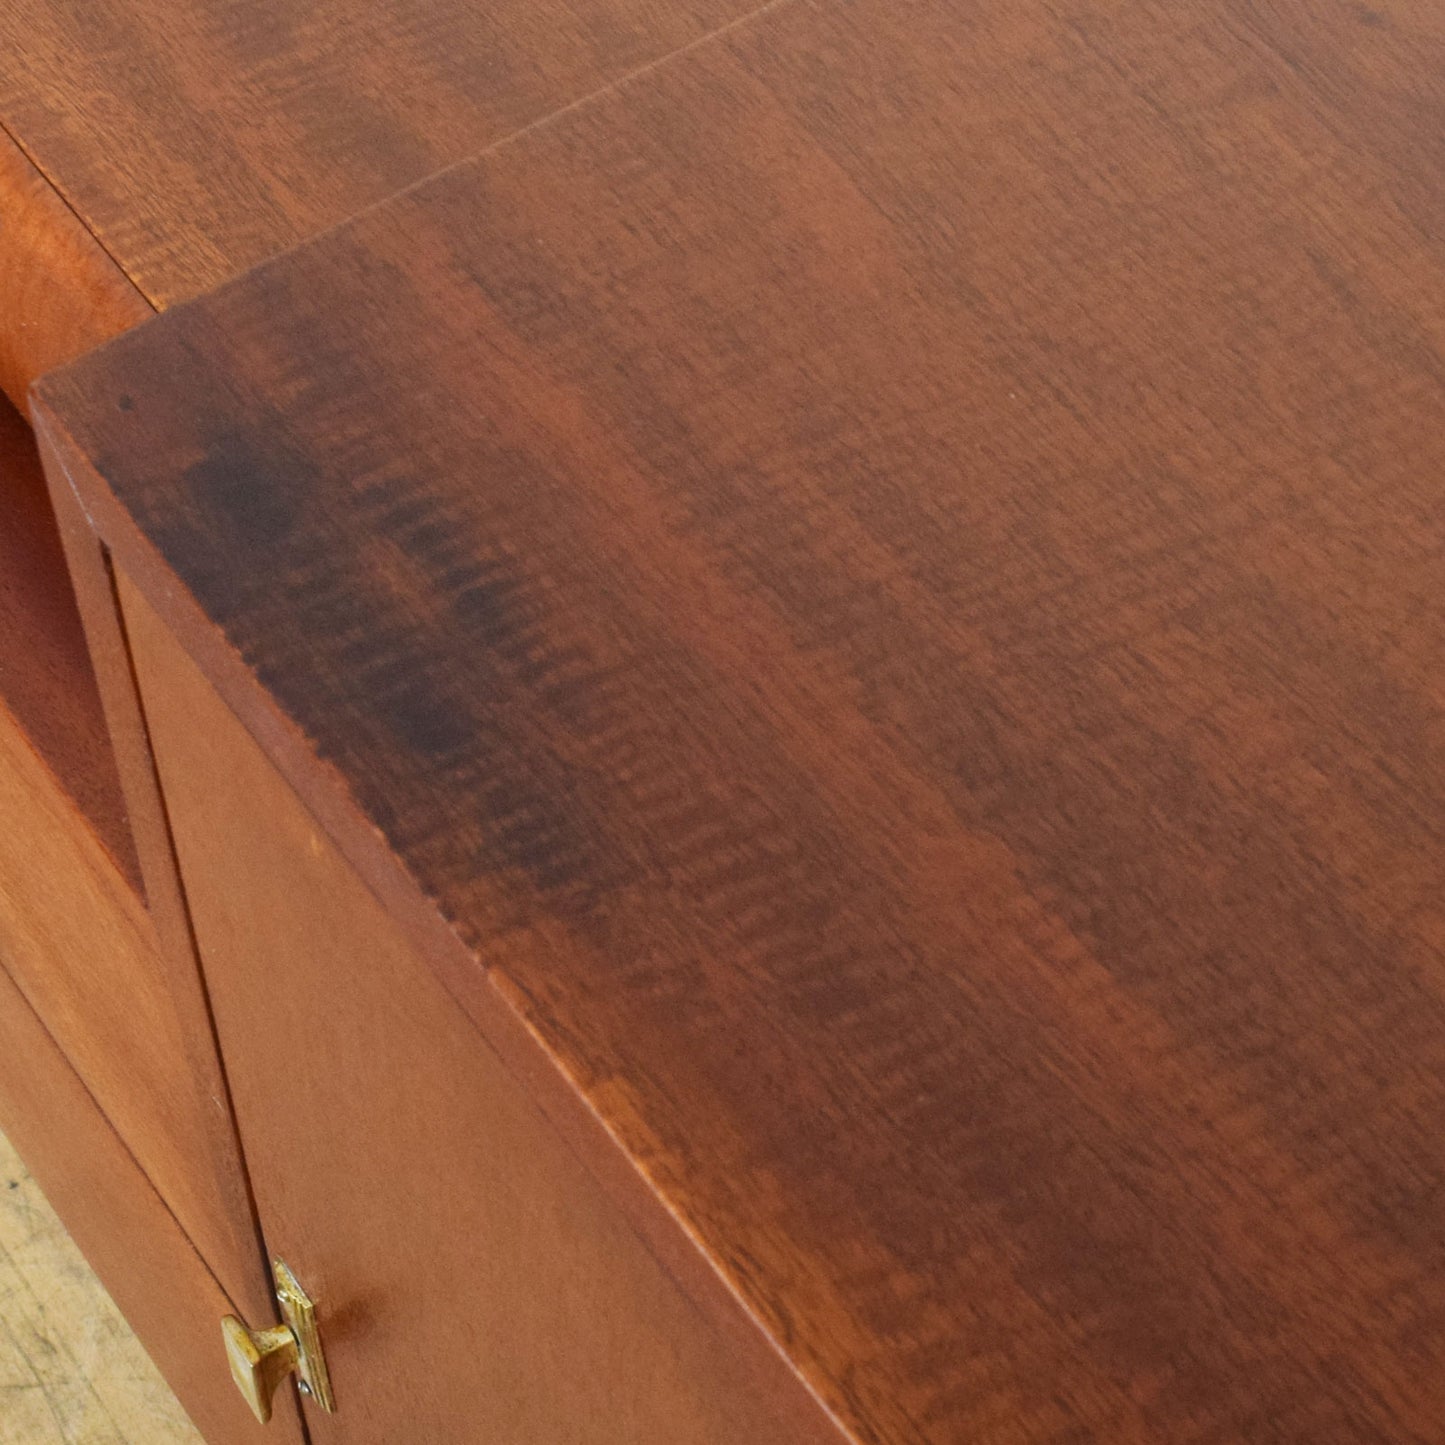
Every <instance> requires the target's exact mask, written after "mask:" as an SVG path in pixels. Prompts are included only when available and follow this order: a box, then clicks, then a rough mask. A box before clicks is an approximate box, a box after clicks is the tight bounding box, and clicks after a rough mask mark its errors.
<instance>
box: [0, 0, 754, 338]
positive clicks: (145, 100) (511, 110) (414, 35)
mask: <svg viewBox="0 0 1445 1445" xmlns="http://www.w3.org/2000/svg"><path fill="white" fill-rule="evenodd" d="M752 8H755V6H754V0H668V3H666V4H658V3H656V0H497V3H491V4H488V5H485V6H478V5H476V4H473V3H471V0H427V3H425V4H416V3H413V0H367V3H364V4H355V3H349V0H320V3H317V0H243V3H237V0H139V3H138V0H9V3H7V4H6V5H5V7H4V9H3V11H0V122H3V124H4V125H6V126H7V127H9V128H10V130H11V131H12V132H13V134H15V135H16V136H18V137H19V138H20V139H21V140H22V141H23V143H24V145H25V147H26V149H27V151H28V152H29V154H30V155H31V156H32V157H34V158H35V160H36V162H37V163H38V165H39V166H40V168H41V170H42V171H43V172H44V173H45V175H46V176H47V177H48V178H49V179H50V180H51V181H52V182H53V183H54V185H55V186H56V188H57V189H58V190H59V192H60V193H61V194H62V195H63V196H64V197H65V199H66V200H67V201H68V202H69V203H70V205H71V206H73V207H74V209H75V211H76V212H77V213H78V214H79V216H80V217H81V218H82V219H83V221H84V223H85V224H86V225H87V226H88V227H89V228H90V229H91V230H92V231H93V232H94V233H95V235H96V236H97V237H98V238H99V240H100V242H101V244H102V245H103V246H104V247H105V248H106V249H107V250H108V251H109V252H110V254H111V255H112V256H114V257H115V258H116V260H117V261H118V262H119V263H120V265H121V266H122V267H123V268H124V270H125V271H126V273H127V274H128V275H129V276H130V277H131V278H132V279H133V280H134V281H135V283H136V284H137V286H139V287H140V289H141V290H142V291H143V292H144V293H145V295H146V296H147V297H149V298H150V300H151V301H153V302H155V303H156V304H157V305H162V306H164V305H169V304H171V303H172V302H174V301H177V300H181V299H183V298H185V297H187V296H192V295H195V294H197V293H199V292H202V291H206V290H208V289H210V288H211V287H213V286H215V285H216V284H217V283H218V282H220V281H223V280H226V279H227V278H229V277H230V276H233V275H235V274H236V273H237V272H239V271H243V270H245V269H246V267H248V266H251V265H254V264H255V263H256V262H257V261H261V260H264V259H265V258H266V257H268V256H273V255H275V254H276V253H277V252H278V251H281V250H284V249H285V248H286V247H287V246H288V245H291V244H293V243H294V242H296V241H300V240H303V239H305V238H306V237H308V236H313V235H315V234H316V233H317V232H319V231H322V230H325V229H326V228H327V227H328V226H331V225H334V224H335V223H336V222H338V221H341V220H344V219H345V218H346V217H348V216H350V215H353V214H355V213H356V212H357V211H359V210H362V209H363V208H365V207H366V206H367V205H369V204H371V203H373V202H375V201H379V200H382V199H383V198H385V197H386V196H388V195H390V194H392V193H394V192H396V191H398V190H401V189H402V188H403V187H405V186H408V185H410V184H412V183H414V182H416V181H419V180H421V179H423V178H424V177H425V176H427V175H430V174H432V173H433V172H435V171H437V170H439V169H441V168H442V167H444V166H447V165H449V164H451V163H453V162H455V161H459V160H461V159H463V158H464V157H466V156H469V155H472V154H474V153H475V152H476V151H478V150H480V149H482V148H483V147H484V146H486V145H487V144H489V143H491V142H492V141H495V140H497V139H499V138H501V137H503V136H506V135H509V134H511V133H513V132H515V131H517V130H519V129H521V128H524V127H526V126H528V125H530V124H532V123H534V122H536V121H538V120H540V119H542V118H543V117H545V116H547V115H548V114H550V113H551V112H554V111H556V110H557V109H558V108H559V107H563V106H566V105H568V104H570V103H572V102H574V101H576V100H579V99H580V98H582V97H583V96H585V95H587V94H589V93H590V92H593V91H596V90H598V89H600V88H602V87H605V86H607V85H610V84H613V83H615V82H617V81H618V80H619V79H621V78H623V77H625V76H627V75H629V74H631V73H633V72H634V71H636V70H638V69H640V68H645V67H647V66H650V65H652V64H654V63H656V62H657V61H658V60H659V59H660V58H661V57H662V56H664V55H666V54H667V53H669V52H670V51H674V50H677V49H679V48H682V47H686V46H688V45H691V44H694V43H696V42H697V41H698V40H699V39H700V38H702V37H703V36H704V35H706V34H708V33H709V32H710V31H712V30H714V29H716V28H717V27H719V26H723V25H726V24H728V23H729V22H731V21H733V20H735V19H736V18H737V17H738V16H740V15H743V14H746V13H747V11H748V10H750V9H752ZM0 184H3V181H0ZM0 195H3V190H0ZM0 299H3V292H0ZM0 314H3V312H0Z"/></svg>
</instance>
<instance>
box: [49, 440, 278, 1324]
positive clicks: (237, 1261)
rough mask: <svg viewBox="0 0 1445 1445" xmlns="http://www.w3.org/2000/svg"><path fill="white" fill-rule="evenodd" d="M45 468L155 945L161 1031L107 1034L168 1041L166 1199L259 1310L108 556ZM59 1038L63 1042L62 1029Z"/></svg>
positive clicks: (235, 1155)
mask: <svg viewBox="0 0 1445 1445" xmlns="http://www.w3.org/2000/svg"><path fill="white" fill-rule="evenodd" d="M46 468H47V473H48V481H49V484H50V494H51V500H52V502H53V504H54V508H55V515H56V519H57V521H58V524H59V529H60V534H61V539H62V542H63V544H64V548H65V553H66V562H67V566H68V569H69V572H70V576H71V580H72V582H73V584H74V586H75V590H76V598H77V601H78V604H79V607H80V612H81V616H82V617H83V619H84V623H85V631H86V642H87V644H88V646H89V651H90V656H91V661H92V664H93V665H94V668H95V674H96V677H97V681H98V683H99V688H100V694H101V700H102V704H103V707H104V711H105V717H106V723H107V728H108V731H109V734H110V739H111V742H112V745H113V746H114V749H115V760H116V765H117V769H118V771H119V773H120V779H121V785H122V789H123V792H124V795H125V800H126V812H127V818H128V820H129V824H130V829H131V835H132V837H133V838H134V840H135V846H136V853H137V857H138V860H139V866H140V871H141V874H142V877H143V879H144V884H145V905H146V914H147V925H148V932H149V933H150V934H151V936H153V937H154V939H155V940H156V942H157V943H158V945H159V946H158V947H157V948H156V949H155V950H154V952H152V953H148V954H147V955H145V957H144V959H143V966H144V968H145V969H147V970H149V971H150V972H151V974H152V975H153V976H152V977H151V978H149V979H147V980H146V981H145V982H144V987H143V992H144V995H145V998H146V999H147V1001H148V1006H149V1007H150V1008H153V1009H160V1010H161V1011H162V1013H163V1014H164V1016H166V1017H167V1018H168V1019H169V1020H170V1022H171V1024H172V1028H171V1029H169V1030H168V1031H167V1032H166V1034H165V1036H164V1037H163V1038H162V1037H153V1036H152V1035H151V1033H150V1032H149V1031H148V1029H147V1028H146V1027H144V1026H138V1027H137V1028H136V1029H135V1030H134V1031H133V1032H129V1033H127V1031H126V1029H125V1025H124V1021H117V1026H116V1028H115V1030H114V1032H115V1036H116V1038H117V1040H118V1041H128V1043H129V1046H130V1047H131V1048H133V1049H145V1048H160V1049H162V1050H167V1051H170V1052H167V1053H164V1054H163V1055H162V1057H161V1058H160V1059H159V1060H158V1063H159V1064H160V1065H161V1067H162V1069H163V1070H164V1071H165V1073H166V1077H168V1078H169V1080H170V1081H171V1088H172V1090H173V1092H174V1094H175V1096H176V1097H175V1100H174V1105H175V1107H176V1108H177V1109H178V1110H181V1111H183V1112H185V1113H186V1115H187V1116H188V1117H189V1118H190V1120H192V1121H193V1122H194V1124H195V1125H196V1126H197V1127H196V1128H195V1129H194V1130H193V1131H192V1133H191V1134H190V1135H189V1136H188V1138H187V1141H186V1142H187V1148H186V1149H185V1150H184V1151H183V1153H182V1156H181V1157H182V1159H183V1160H184V1165H185V1169H186V1171H187V1172H188V1174H189V1176H190V1177H189V1180H188V1181H187V1182H188V1190H189V1195H188V1197H190V1198H192V1199H195V1200H197V1201H199V1202H201V1204H202V1207H201V1208H199V1209H196V1210H188V1209H186V1208H184V1207H183V1205H182V1203H181V1202H180V1201H178V1200H176V1199H175V1198H172V1199H170V1200H169V1202H170V1203H171V1206H172V1208H174V1209H176V1210H177V1212H178V1215H179V1217H180V1218H181V1220H182V1222H183V1224H184V1227H185V1228H186V1229H187V1231H188V1232H189V1233H190V1235H191V1238H192V1239H193V1240H194V1241H195V1243H196V1246H197V1248H198V1249H199V1250H200V1251H201V1253H202V1255H203V1256H204V1258H205V1259H206V1262H207V1263H208V1265H209V1266H210V1268H211V1269H212V1270H214V1271H215V1273H216V1275H217V1277H218V1278H219V1279H220V1280H221V1282H222V1283H223V1285H224V1286H225V1288H226V1290H227V1291H228V1293H229V1294H230V1295H231V1297H232V1298H233V1299H235V1300H237V1301H238V1302H239V1304H240V1305H241V1306H242V1307H243V1308H244V1309H246V1310H249V1311H251V1312H252V1313H258V1312H262V1311H267V1310H269V1309H270V1308H271V1289H270V1284H269V1278H268V1275H267V1272H266V1270H265V1267H264V1260H263V1256H262V1252H261V1249H260V1239H259V1235H258V1227H257V1222H256V1219H255V1216H254V1211H253V1208H252V1204H251V1198H250V1193H249V1186H248V1184H247V1181H246V1176H245V1169H244V1166H243V1163H242V1159H241V1155H240V1150H239V1147H238V1144H237V1140H236V1135H235V1127H234V1121H233V1120H232V1118H231V1113H230V1101H229V1097H228V1092H227V1087H226V1080H225V1071H224V1068H223V1066H222V1063H221V1060H220V1058H219V1056H218V1054H217V1052H216V1043H215V1035H214V1028H213V1024H212V1019H211V1013H210V1003H209V1000H208V998H207V994H206V987H205V982H204V980H203V978H202V976H201V972H200V966H199V961H198V960H197V957H196V952H195V944H194V940H193V938H192V936H191V926H190V919H189V916H188V913H187V910H186V903H185V899H184V897H183V896H182V893H181V888H180V880H179V878H178V876H177V873H176V864H175V854H174V850H173V847H172V843H171V834H170V825H169V823H168V821H167V819H166V811H165V804H164V801H163V799H162V798H161V795H160V789H159V784H158V782H157V779H156V773H155V760H154V758H153V756H152V753H151V746H150V739H149V737H148V735H147V731H146V725H145V718H144V716H143V714H142V712H141V708H140V702H139V699H138V697H137V695H136V689H135V677H134V672H133V669H132V664H131V657H130V648H129V645H128V643H127V641H126V637H125V632H124V628H123V626H122V624H121V620H120V615H119V610H118V605H117V603H116V598H115V589H114V582H113V579H112V576H111V570H110V564H109V559H108V558H107V557H106V556H105V555H104V552H103V549H102V548H101V545H100V543H99V542H98V541H97V539H96V536H95V534H94V532H93V531H92V529H91V524H90V520H89V518H88V517H87V515H86V513H85V510H84V507H83V506H82V505H81V503H80V501H79V499H78V498H77V497H76V495H75V492H74V490H73V487H72V484H71V479H70V475H69V472H68V470H67V468H66V467H65V466H64V465H63V464H57V463H56V462H55V461H54V460H53V459H51V460H47V461H46ZM53 904H54V906H55V907H59V908H63V907H65V906H66V900H65V890H64V887H63V886H57V888H56V890H55V894H54V899H53ZM83 972H84V971H83V970H82V976H83ZM62 1042H64V1043H66V1044H67V1046H68V1043H69V1041H68V1040H62ZM129 1102H130V1101H127V1100H126V1099H124V1098H121V1099H119V1100H111V1099H109V1098H107V1097H103V1098H102V1103H103V1104H104V1105H106V1106H107V1107H112V1106H114V1105H117V1104H118V1105H119V1107H120V1108H121V1109H124V1108H126V1107H128V1106H129Z"/></svg>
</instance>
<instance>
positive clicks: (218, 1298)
mask: <svg viewBox="0 0 1445 1445" xmlns="http://www.w3.org/2000/svg"><path fill="white" fill-rule="evenodd" d="M0 1128H3V1129H4V1131H5V1133H6V1135H7V1137H8V1138H9V1139H10V1141H11V1142H12V1143H13V1144H14V1145H15V1147H16V1149H17V1151H18V1152H19V1153H20V1155H21V1157H22V1158H23V1159H24V1160H25V1162H26V1164H27V1165H28V1166H29V1168H30V1170H31V1171H32V1173H33V1174H34V1176H35V1178H36V1179H37V1180H38V1181H39V1183H40V1186H41V1188H42V1189H44V1191H45V1197H46V1198H47V1199H48V1200H49V1201H50V1203H51V1204H52V1205H53V1206H54V1208H55V1210H56V1213H58V1214H59V1215H60V1216H61V1218H62V1219H64V1221H65V1227H66V1229H67V1230H68V1231H69V1233H70V1235H71V1237H72V1238H73V1239H74V1240H75V1242H76V1244H77V1245H79V1247H80V1250H81V1252H82V1253H83V1254H84V1255H85V1257H86V1259H87V1260H88V1261H89V1263H90V1265H91V1267H92V1268H93V1269H94V1270H95V1272H96V1274H97V1275H99V1276H100V1280H101V1283H102V1284H103V1285H104V1286H105V1287H106V1290H107V1291H108V1292H109V1294H110V1296H111V1298H112V1299H114V1300H115V1302H116V1304H117V1305H119V1306H120V1308H121V1310H122V1312H123V1313H124V1314H125V1317H126V1319H127V1320H129V1321H130V1323H131V1325H132V1326H133V1327H134V1328H135V1331H136V1333H137V1334H138V1335H139V1336H140V1337H141V1339H143V1340H144V1341H145V1344H146V1349H147V1351H148V1352H149V1354H150V1356H151V1358H152V1360H154V1361H155V1363H156V1365H157V1366H158V1367H159V1369H160V1371H161V1373H162V1374H163V1375H164V1376H165V1378H166V1381H167V1383H168V1384H169V1385H170V1386H171V1388H172V1389H173V1390H174V1391H175V1392H176V1395H177V1397H178V1398H179V1399H180V1400H181V1402H182V1404H183V1405H184V1406H185V1408H186V1411H187V1413H188V1414H189V1415H190V1417H191V1419H192V1420H194V1421H195V1423H196V1425H197V1427H198V1428H199V1429H200V1431H201V1433H202V1435H203V1436H204V1437H205V1439H206V1440H207V1442H208V1445H303V1441H302V1435H301V1431H300V1427H299V1424H298V1421H297V1418H296V1414H295V1410H294V1406H293V1405H292V1404H291V1403H290V1402H289V1401H285V1400H283V1401H281V1402H279V1407H278V1409H277V1413H276V1416H275V1418H274V1419H273V1420H272V1422H271V1424H270V1425H269V1426H264V1427H263V1426H260V1425H258V1424H257V1423H256V1422H255V1420H254V1419H253V1418H252V1416H251V1414H250V1411H249V1410H247V1408H246V1406H245V1404H244V1403H243V1402H242V1401H241V1398H240V1396H239V1395H237V1393H236V1391H235V1387H234V1386H233V1385H232V1384H231V1380H230V1376H229V1374H228V1373H227V1371H226V1368H225V1363H224V1359H223V1358H222V1356H221V1353H220V1346H219V1335H220V1331H219V1330H218V1329H217V1328H216V1321H217V1320H218V1319H219V1318H220V1317H221V1315H223V1314H225V1313H226V1312H227V1311H228V1310H229V1309H230V1308H231V1307H232V1306H231V1304H230V1301H229V1300H228V1299H227V1297H226V1296H225V1294H224V1293H223V1292H222V1291H221V1289H220V1288H219V1286H218V1285H217V1284H216V1281H215V1278H214V1277H213V1276H212V1275H211V1273H210V1272H209V1271H208V1270H207V1269H206V1267H205V1265H204V1264H203V1263H202V1262H201V1259H200V1256H199V1255H197V1254H196V1252H195V1249H194V1247H193V1246H192V1245H191V1243H190V1241H189V1240H188V1239H187V1238H186V1235H185V1234H184V1232H183V1231H182V1230H181V1228H180V1227H179V1226H178V1225H177V1224H176V1221H175V1219H174V1217H173V1216H172V1215H171V1213H170V1211H169V1210H168V1209H167V1208H166V1206H165V1204H164V1202H163V1201H162V1200H161V1198H160V1196H159V1195H158V1194H157V1193H156V1192H155V1190H154V1189H153V1188H152V1187H151V1185H150V1182H149V1180H148V1179H147V1178H146V1176H145V1174H144V1173H143V1172H142V1171H141V1169H140V1168H139V1167H138V1166H137V1164H136V1162H135V1160H134V1158H133V1157H132V1156H131V1154H130V1152H129V1151H128V1150H127V1149H126V1147H125V1145H124V1143H122V1141H121V1139H120V1136H119V1135H117V1134H116V1132H115V1131H114V1130H113V1129H112V1128H111V1126H110V1125H109V1124H108V1123H107V1122H106V1120H105V1117H104V1115H103V1114H102V1113H101V1112H100V1110H99V1109H98V1108H97V1107H96V1105H95V1101H94V1100H93V1099H92V1098H91V1096H90V1095H89V1094H88V1093H87V1092H86V1089H85V1086H84V1084H82V1082H81V1081H80V1079H79V1077H78V1076H77V1075H76V1073H75V1072H74V1071H73V1070H72V1069H71V1068H70V1066H69V1064H68V1063H67V1062H66V1059H65V1056H64V1054H62V1053H61V1051H60V1049H59V1048H58V1047H57V1046H56V1044H55V1041H54V1040H53V1039H52V1038H51V1037H50V1035H49V1034H48V1033H47V1032H46V1030H45V1028H44V1026H43V1025H42V1024H41V1022H40V1020H39V1019H38V1018H37V1017H36V1015H35V1014H34V1013H33V1012H32V1011H31V1010H30V1008H29V1006H28V1005H27V1004H26V1002H25V1000H24V998H23V997H22V996H21V995H20V994H19V993H18V992H17V991H16V989H15V987H14V985H13V984H12V983H11V981H10V978H9V975H8V974H6V972H5V970H4V968H3V967H0ZM157 1281H164V1284H165V1287H164V1288H157ZM147 1438H148V1440H149V1439H150V1438H155V1437H147Z"/></svg>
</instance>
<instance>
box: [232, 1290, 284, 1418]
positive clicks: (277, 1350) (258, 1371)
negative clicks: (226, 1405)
mask: <svg viewBox="0 0 1445 1445" xmlns="http://www.w3.org/2000/svg"><path fill="white" fill-rule="evenodd" d="M221 1333H222V1334H223V1335H224V1336H225V1337H226V1358H227V1359H228V1360H230V1362H231V1378H232V1379H233V1380H235V1382H236V1388H237V1389H238V1390H239V1391H240V1392H241V1394H242V1395H244V1396H245V1397H246V1403H247V1404H248V1405H249V1406H250V1407H251V1409H252V1411H253V1412H254V1414H255V1416H256V1418H257V1419H258V1420H260V1421H261V1422H262V1424H264V1423H265V1422H266V1421H267V1420H269V1419H270V1418H271V1401H272V1399H274V1398H275V1395H276V1387H277V1386H278V1385H279V1384H280V1383H281V1381H282V1380H284V1379H285V1378H286V1376H287V1375H289V1374H290V1373H291V1371H292V1370H294V1369H295V1368H296V1365H297V1363H298V1362H299V1361H300V1359H301V1351H300V1350H299V1349H298V1348H297V1345H296V1336H295V1335H294V1334H293V1333H292V1330H291V1326H290V1325H274V1326H272V1328H271V1329H269V1330H253V1329H249V1328H247V1326H246V1325H245V1324H243V1323H242V1322H241V1321H240V1320H238V1319H237V1318H236V1316H235V1315H227V1316H226V1318H225V1319H223V1320H222V1321H221Z"/></svg>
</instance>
